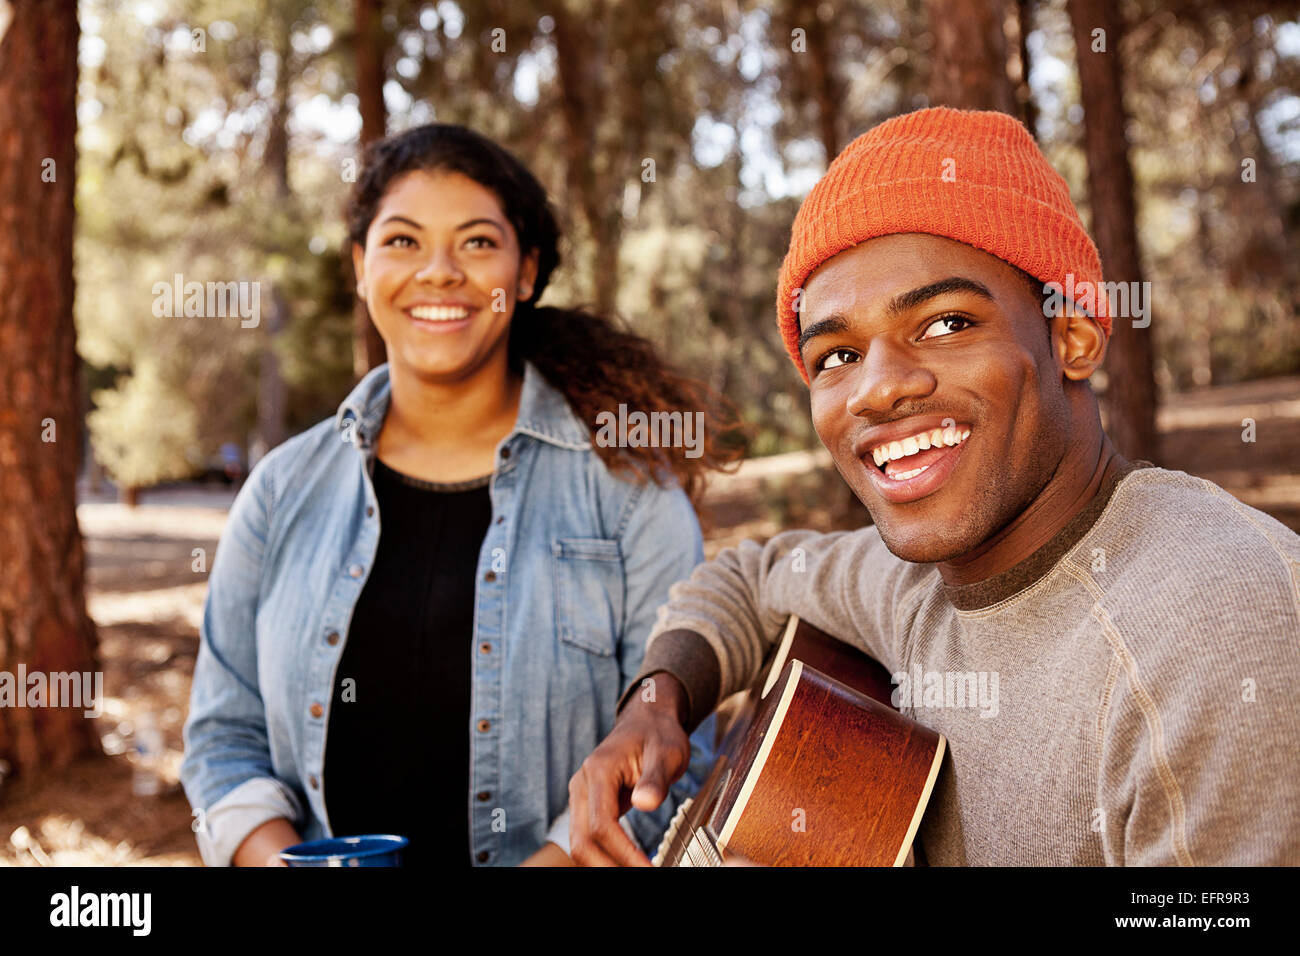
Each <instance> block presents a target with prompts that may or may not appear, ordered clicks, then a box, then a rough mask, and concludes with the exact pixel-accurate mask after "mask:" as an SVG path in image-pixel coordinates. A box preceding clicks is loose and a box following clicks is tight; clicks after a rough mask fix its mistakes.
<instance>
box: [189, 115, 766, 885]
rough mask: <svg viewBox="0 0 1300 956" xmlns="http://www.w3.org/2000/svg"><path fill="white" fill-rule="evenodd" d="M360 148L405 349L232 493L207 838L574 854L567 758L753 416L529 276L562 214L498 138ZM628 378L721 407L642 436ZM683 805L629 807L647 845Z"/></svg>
mask: <svg viewBox="0 0 1300 956" xmlns="http://www.w3.org/2000/svg"><path fill="white" fill-rule="evenodd" d="M364 165H365V169H364V172H363V174H362V176H361V177H360V180H359V181H358V183H357V185H356V188H355V190H354V193H353V196H352V199H351V202H350V206H349V220H350V221H349V230H350V237H351V240H352V243H353V261H354V265H355V267H356V275H357V292H358V295H360V296H361V297H362V299H364V300H365V302H366V304H367V306H368V307H369V310H370V314H371V316H372V317H373V319H374V322H375V325H376V327H377V328H378V330H379V333H380V335H381V336H382V337H383V339H384V342H385V344H386V345H387V348H388V363H387V365H384V366H381V367H379V368H377V369H375V370H374V371H372V372H371V373H370V374H369V375H367V376H366V377H365V378H364V379H363V380H362V381H361V382H360V384H358V385H357V386H356V388H355V389H354V390H353V392H352V393H351V394H350V395H349V396H348V398H347V399H346V400H345V401H344V402H343V404H342V405H341V406H340V408H339V411H338V414H337V416H335V417H334V418H333V419H330V420H327V421H324V422H321V423H320V424H319V425H317V426H316V427H314V428H312V429H310V430H309V431H306V432H304V433H303V434H301V435H298V436H297V437H295V438H293V439H292V440H290V441H288V442H286V443H285V444H284V445H282V446H280V447H279V448H277V449H275V450H274V451H273V452H272V453H271V454H269V455H267V456H266V458H265V459H263V460H262V461H261V462H260V463H259V464H258V465H257V467H256V468H255V469H254V470H253V472H252V474H251V475H250V476H249V479H248V482H247V484H246V486H245V487H244V488H243V490H242V491H241V492H240V494H239V496H238V498H237V499H236V501H235V504H234V506H233V508H232V510H231V514H230V519H229V524H228V526H227V529H226V531H225V534H224V535H223V538H222V541H221V545H220V547H219V549H218V551H217V556H216V559H215V562H214V564H213V569H212V576H211V579H210V581H209V589H208V597H207V604H206V608H205V611H204V620H203V626H202V634H201V637H202V641H201V646H200V650H199V656H198V661H197V664H196V668H195V674H194V687H193V694H192V700H191V705H190V714H189V718H188V720H187V723H186V727H185V760H184V764H183V767H182V773H181V776H182V780H183V783H184V785H185V790H186V793H187V795H188V797H189V799H190V802H191V804H192V805H193V806H194V808H195V810H196V812H197V811H201V812H200V813H197V816H198V821H199V826H198V839H199V845H200V849H201V851H202V854H203V858H204V860H205V861H206V862H207V863H209V864H217V865H225V864H229V863H232V862H233V863H235V864H237V865H244V864H254V865H258V864H264V863H275V862H277V854H278V851H280V850H281V849H283V848H284V847H287V846H289V845H291V844H294V843H297V842H299V841H300V840H304V839H314V838H319V837H322V836H326V835H331V834H332V835H352V834H358V833H382V832H388V833H397V834H400V835H403V836H406V837H408V838H409V839H410V841H411V843H410V848H409V850H408V854H407V864H408V865H419V864H437V863H446V864H454V865H460V866H463V865H465V864H466V863H467V862H468V863H472V864H475V865H510V864H516V863H520V862H524V861H529V862H565V861H566V860H567V857H566V856H565V855H564V852H563V851H564V850H565V849H567V816H566V814H565V812H564V811H565V808H566V805H567V802H568V781H569V778H570V777H571V776H572V775H573V774H574V772H575V771H576V770H577V768H578V767H579V765H580V764H581V762H582V760H583V758H585V757H586V755H587V754H588V753H589V752H590V751H591V750H592V749H593V748H594V747H595V746H596V744H597V743H599V741H600V740H601V739H602V738H603V737H604V736H605V735H606V734H607V733H608V732H609V731H610V729H611V728H612V726H613V722H614V716H615V708H616V705H617V702H618V699H619V695H620V693H621V691H622V690H623V688H624V685H625V684H626V683H627V682H628V681H630V680H631V679H632V678H633V677H634V676H635V674H636V672H637V668H638V666H639V665H640V662H641V657H642V654H643V652H644V644H645V640H646V637H647V636H648V634H649V632H650V628H651V625H652V623H653V621H654V617H655V612H656V610H657V608H658V607H659V605H660V604H662V603H664V602H665V601H666V600H667V597H668V588H669V586H670V585H671V584H673V583H674V582H675V581H678V580H680V579H682V578H684V577H686V576H687V575H688V574H689V573H690V571H691V569H692V568H693V567H694V566H695V565H696V564H697V563H698V562H699V561H701V560H702V550H701V537H700V530H699V526H698V524H697V521H696V516H695V512H694V509H693V507H692V504H693V499H694V497H695V496H696V495H697V494H698V492H699V491H700V490H701V479H702V478H703V476H704V474H705V473H706V472H707V470H709V469H711V468H717V467H720V466H723V465H725V464H727V463H729V462H731V461H734V460H736V459H737V458H739V456H740V454H741V451H740V446H741V442H740V440H739V439H740V438H741V430H740V429H739V428H738V427H737V425H736V423H735V420H734V418H733V417H732V415H731V413H730V411H729V407H728V406H726V405H725V403H722V402H721V401H720V400H718V399H717V398H716V397H715V396H713V395H712V394H710V393H709V392H708V391H707V390H706V389H705V388H704V386H702V385H701V384H699V383H697V382H694V381H692V380H689V379H685V378H683V377H681V376H679V375H677V374H675V373H674V372H672V371H670V370H669V369H668V368H667V367H665V365H664V364H663V363H662V362H661V361H660V359H659V358H658V357H657V356H656V354H655V352H654V350H653V349H652V347H651V346H650V345H649V343H647V342H646V341H645V340H643V339H641V338H639V337H637V336H634V335H631V334H629V333H627V332H625V331H621V330H619V329H618V328H616V327H615V326H614V325H613V324H611V323H610V322H609V321H607V320H606V319H604V318H601V317H598V316H594V315H590V314H587V313H585V312H582V311H575V310H561V309H555V308H544V307H538V306H537V305H535V303H536V301H537V299H538V297H539V296H540V295H541V294H542V290H543V289H545V287H546V283H547V281H548V279H549V278H550V276H551V273H552V270H554V269H555V267H556V265H557V264H558V262H559V255H558V252H557V245H558V240H559V231H558V227H557V225H556V219H555V215H554V213H553V211H552V210H551V208H550V206H549V204H548V202H547V199H546V194H545V191H544V190H543V189H542V187H541V186H540V184H539V183H538V182H537V180H536V179H535V178H534V177H533V176H532V175H531V174H530V173H529V172H528V171H527V170H526V169H525V168H524V167H523V166H522V165H521V164H520V163H519V162H518V161H517V160H516V159H514V158H513V157H512V156H511V155H510V154H509V153H507V152H506V151H505V150H504V149H502V148H501V147H500V146H498V145H496V144H495V143H493V142H491V141H490V140H487V139H484V138H483V137H481V136H479V135H477V134H475V133H473V132H471V131H469V130H467V129H464V128H462V127H456V126H446V125H430V126H423V127H420V128H417V129H413V130H411V131H409V132H406V133H402V134H400V135H394V136H390V137H388V138H386V139H384V140H382V141H380V142H378V143H376V144H373V145H372V146H371V147H370V148H369V149H368V150H367V152H366V158H365V164H364ZM620 405H624V406H626V408H627V409H628V410H630V411H642V412H646V413H652V412H656V411H666V412H672V411H676V412H680V413H683V415H684V416H691V415H694V413H696V412H701V413H704V415H705V419H704V428H703V429H702V435H701V434H699V433H698V430H697V435H696V437H697V438H698V437H702V439H703V444H702V446H697V447H694V448H684V447H626V445H634V444H639V443H636V442H625V443H623V445H624V446H623V447H620V444H619V443H617V442H613V441H611V440H610V437H611V429H609V428H608V427H606V428H604V429H601V428H600V427H599V426H600V424H601V423H602V422H603V421H605V420H606V419H605V417H604V416H602V415H601V413H602V412H609V413H612V414H613V415H614V416H617V415H618V412H619V406H620ZM598 419H600V421H598ZM680 434H686V433H684V432H682V433H680ZM700 739H704V734H701V736H700ZM669 803H670V804H671V803H672V801H669ZM672 810H673V806H671V805H667V806H665V807H663V808H662V809H661V810H660V811H659V812H657V813H656V814H654V815H647V814H641V813H638V812H636V811H633V812H631V813H629V814H628V816H627V818H626V820H627V824H628V825H630V828H631V829H632V831H633V832H634V833H635V835H636V837H637V838H638V840H639V841H640V842H641V844H642V846H643V847H644V848H647V849H652V848H653V845H654V843H655V842H656V841H657V839H658V837H659V834H660V833H661V832H662V830H663V828H664V827H665V826H666V824H667V821H668V818H669V816H670V815H671V813H672Z"/></svg>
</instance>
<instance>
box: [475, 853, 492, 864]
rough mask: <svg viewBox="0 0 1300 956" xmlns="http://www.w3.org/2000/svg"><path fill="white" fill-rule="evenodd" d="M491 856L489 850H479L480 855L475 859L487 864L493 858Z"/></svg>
mask: <svg viewBox="0 0 1300 956" xmlns="http://www.w3.org/2000/svg"><path fill="white" fill-rule="evenodd" d="M491 856H492V854H491V853H489V852H488V851H487V850H479V851H478V855H477V856H476V857H475V858H474V859H476V860H478V861H479V862H480V863H486V862H487V861H488V860H489V859H490V858H491Z"/></svg>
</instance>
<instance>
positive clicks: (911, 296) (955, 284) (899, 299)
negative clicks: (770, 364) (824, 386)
mask: <svg viewBox="0 0 1300 956" xmlns="http://www.w3.org/2000/svg"><path fill="white" fill-rule="evenodd" d="M953 292H968V293H970V294H971V295H977V296H979V297H980V298H983V299H988V300H989V301H990V302H993V301H994V299H993V293H992V292H990V291H989V290H988V286H986V285H984V284H983V283H982V282H976V281H975V280H974V279H967V278H966V277H965V276H949V277H948V278H946V279H940V280H939V281H938V282H931V283H930V284H929V285H923V286H921V287H920V288H917V289H912V290H911V291H909V292H900V293H899V294H898V295H896V296H894V297H893V298H892V299H891V300H890V301H889V306H888V307H887V308H886V310H885V311H886V312H887V313H888V314H889V315H891V316H894V315H899V314H901V313H903V312H906V311H907V310H908V309H914V308H916V307H917V306H918V305H921V304H922V303H923V302H927V301H929V300H930V299H934V298H938V297H939V296H941V295H949V294H951V293H953ZM848 327H849V323H848V320H847V319H845V318H844V316H843V314H841V313H839V312H832V313H831V314H830V315H828V316H827V317H826V318H824V319H822V320H821V321H820V322H814V323H813V324H812V325H810V326H808V328H806V329H804V330H803V331H802V332H800V333H799V342H798V349H799V351H800V352H802V351H803V347H804V346H805V345H807V344H808V342H809V341H811V340H812V339H814V338H816V337H817V336H819V335H832V334H834V333H836V332H845V331H847V330H848Z"/></svg>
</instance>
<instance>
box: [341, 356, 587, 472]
mask: <svg viewBox="0 0 1300 956" xmlns="http://www.w3.org/2000/svg"><path fill="white" fill-rule="evenodd" d="M390 394H391V387H390V384H389V378H388V365H387V364H384V365H380V366H378V367H376V368H374V369H371V370H370V372H368V373H367V374H366V376H365V378H363V379H362V380H361V381H360V382H358V383H357V384H356V387H355V388H353V389H352V391H351V393H350V394H349V395H348V397H347V398H345V399H344V400H343V404H341V405H340V406H339V410H338V415H337V416H336V417H335V420H334V424H335V427H336V428H337V429H338V430H339V432H340V433H343V434H344V436H345V440H346V438H347V431H348V430H349V429H351V430H352V431H353V434H354V437H355V438H356V442H357V446H358V447H359V448H361V449H362V450H363V451H369V450H370V449H372V448H373V447H374V444H375V439H376V438H377V437H378V435H379V429H380V428H381V427H382V426H383V424H384V416H385V415H386V414H387V412H388V400H389V395H390ZM517 434H523V435H531V436H532V437H533V438H537V439H540V440H541V441H545V442H550V443H551V444H552V445H557V446H558V447H560V448H567V449H570V450H572V451H581V450H582V449H585V448H590V447H591V432H590V431H589V430H588V429H587V428H586V427H585V426H584V425H583V424H582V422H581V421H580V420H579V419H578V416H577V415H576V414H575V413H574V411H573V409H572V407H571V406H570V405H569V402H568V400H567V399H566V398H565V397H564V395H563V393H561V392H560V391H559V390H558V389H556V388H555V387H554V386H552V385H551V383H550V382H548V381H547V380H546V378H545V377H544V376H543V375H542V373H541V372H539V371H538V370H537V366H535V365H534V364H533V363H532V362H528V361H525V362H524V384H523V389H522V391H521V392H520V396H519V414H518V417H517V418H516V419H515V426H514V428H513V429H511V431H510V434H509V435H507V436H506V437H505V439H504V440H503V442H502V443H503V444H504V443H505V442H506V441H509V440H510V438H511V437H513V436H514V435H517Z"/></svg>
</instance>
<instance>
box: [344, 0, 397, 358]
mask: <svg viewBox="0 0 1300 956" xmlns="http://www.w3.org/2000/svg"><path fill="white" fill-rule="evenodd" d="M379 5H380V0H356V6H355V8H354V9H355V11H356V27H357V40H356V63H357V97H358V99H359V100H360V101H361V148H362V149H363V150H364V149H365V146H366V144H367V143H370V142H373V141H374V140H377V139H382V138H383V136H384V133H385V132H386V130H387V128H388V108H387V106H385V104H384V42H385V41H384V29H383V24H382V22H381V21H380V17H379ZM343 260H344V263H345V268H347V269H348V271H349V272H351V269H352V257H351V256H350V255H347V256H344V257H343ZM353 279H354V280H355V276H354V277H353ZM386 361H388V350H387V349H386V348H385V346H384V340H383V339H382V338H381V337H380V335H379V330H378V329H377V328H375V323H374V322H373V321H371V319H370V312H369V311H368V310H367V309H366V304H365V303H364V302H362V301H361V300H360V299H357V301H356V303H355V304H354V305H353V308H352V369H353V371H354V372H355V374H356V377H357V378H358V379H359V378H361V377H362V376H364V375H365V374H366V373H367V372H368V371H370V370H371V369H372V368H374V367H375V366H376V365H383V364H384V362H386Z"/></svg>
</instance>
